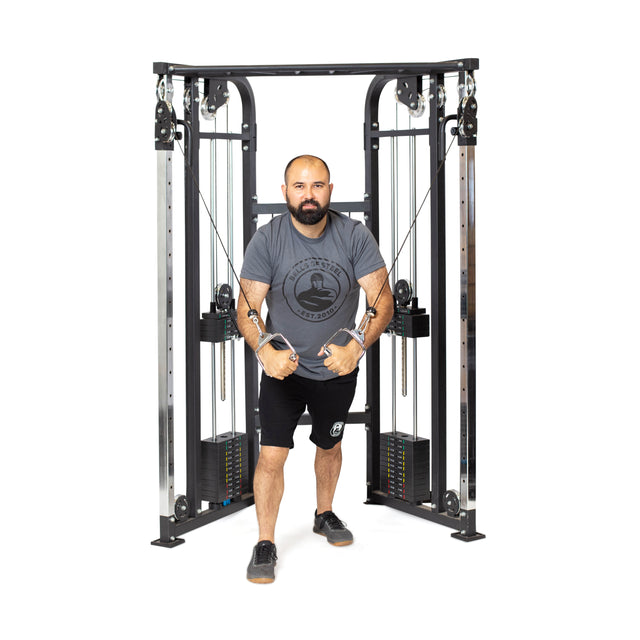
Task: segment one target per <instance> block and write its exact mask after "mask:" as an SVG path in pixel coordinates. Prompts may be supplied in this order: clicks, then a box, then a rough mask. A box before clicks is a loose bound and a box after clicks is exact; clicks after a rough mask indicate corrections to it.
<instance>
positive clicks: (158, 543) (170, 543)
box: [151, 538, 184, 549]
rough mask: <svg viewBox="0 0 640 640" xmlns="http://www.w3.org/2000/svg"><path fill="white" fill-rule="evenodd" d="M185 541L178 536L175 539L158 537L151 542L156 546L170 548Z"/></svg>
mask: <svg viewBox="0 0 640 640" xmlns="http://www.w3.org/2000/svg"><path fill="white" fill-rule="evenodd" d="M183 542H184V538H176V539H175V540H161V539H160V538H158V540H154V541H153V542H152V543H151V544H152V545H153V546H154V547H167V548H168V549H171V548H173V547H177V546H178V545H179V544H182V543H183Z"/></svg>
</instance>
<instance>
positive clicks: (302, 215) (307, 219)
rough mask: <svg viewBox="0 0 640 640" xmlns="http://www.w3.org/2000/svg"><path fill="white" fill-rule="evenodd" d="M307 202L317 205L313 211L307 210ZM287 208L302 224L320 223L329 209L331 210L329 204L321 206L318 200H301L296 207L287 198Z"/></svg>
mask: <svg viewBox="0 0 640 640" xmlns="http://www.w3.org/2000/svg"><path fill="white" fill-rule="evenodd" d="M306 204H313V205H315V207H316V208H315V209H313V210H311V211H305V210H304V209H303V207H304V206H305V205H306ZM287 209H289V211H290V213H291V215H292V216H293V217H294V218H295V219H296V220H297V221H298V222H299V223H300V224H307V225H312V224H318V222H320V221H321V220H322V219H323V218H324V217H325V216H326V215H327V211H329V205H327V206H326V207H321V206H320V203H319V202H318V201H317V200H306V201H305V202H301V203H300V204H299V206H298V207H297V208H296V207H294V206H293V205H292V204H291V203H290V202H289V199H288V198H287Z"/></svg>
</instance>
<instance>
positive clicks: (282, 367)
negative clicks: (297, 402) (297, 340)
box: [258, 344, 298, 380]
mask: <svg viewBox="0 0 640 640" xmlns="http://www.w3.org/2000/svg"><path fill="white" fill-rule="evenodd" d="M292 354H293V352H292V351H291V349H284V350H281V351H278V350H277V349H274V348H273V347H272V346H271V345H270V344H267V345H265V346H264V347H263V348H262V349H260V352H259V354H258V355H259V356H260V360H262V366H263V367H264V371H265V373H266V374H267V375H268V376H270V377H272V378H275V379H276V380H284V379H285V378H286V377H287V376H290V375H291V374H292V373H293V372H294V371H295V370H296V369H297V368H298V357H297V356H296V359H295V360H290V359H289V356H291V355H292Z"/></svg>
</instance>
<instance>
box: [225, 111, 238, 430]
mask: <svg viewBox="0 0 640 640" xmlns="http://www.w3.org/2000/svg"><path fill="white" fill-rule="evenodd" d="M228 132H229V103H228V102H227V133H228ZM227 247H228V249H227V250H228V252H229V262H228V263H227V281H228V282H229V283H230V284H232V283H233V271H232V270H231V265H232V264H233V142H232V141H231V140H227ZM223 344H226V343H223ZM229 349H230V352H231V353H230V363H229V364H230V376H231V434H232V435H234V436H235V435H236V350H235V343H234V341H233V340H231V341H230V342H229Z"/></svg>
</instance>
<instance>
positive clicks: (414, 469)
mask: <svg viewBox="0 0 640 640" xmlns="http://www.w3.org/2000/svg"><path fill="white" fill-rule="evenodd" d="M380 490H381V491H383V492H384V493H386V494H387V495H388V496H391V497H393V498H400V500H406V501H407V502H412V503H418V502H427V501H428V500H429V499H430V495H429V494H430V491H429V440H427V439H426V438H418V437H414V436H411V435H409V434H407V433H400V432H399V431H396V432H395V433H381V434H380Z"/></svg>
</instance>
